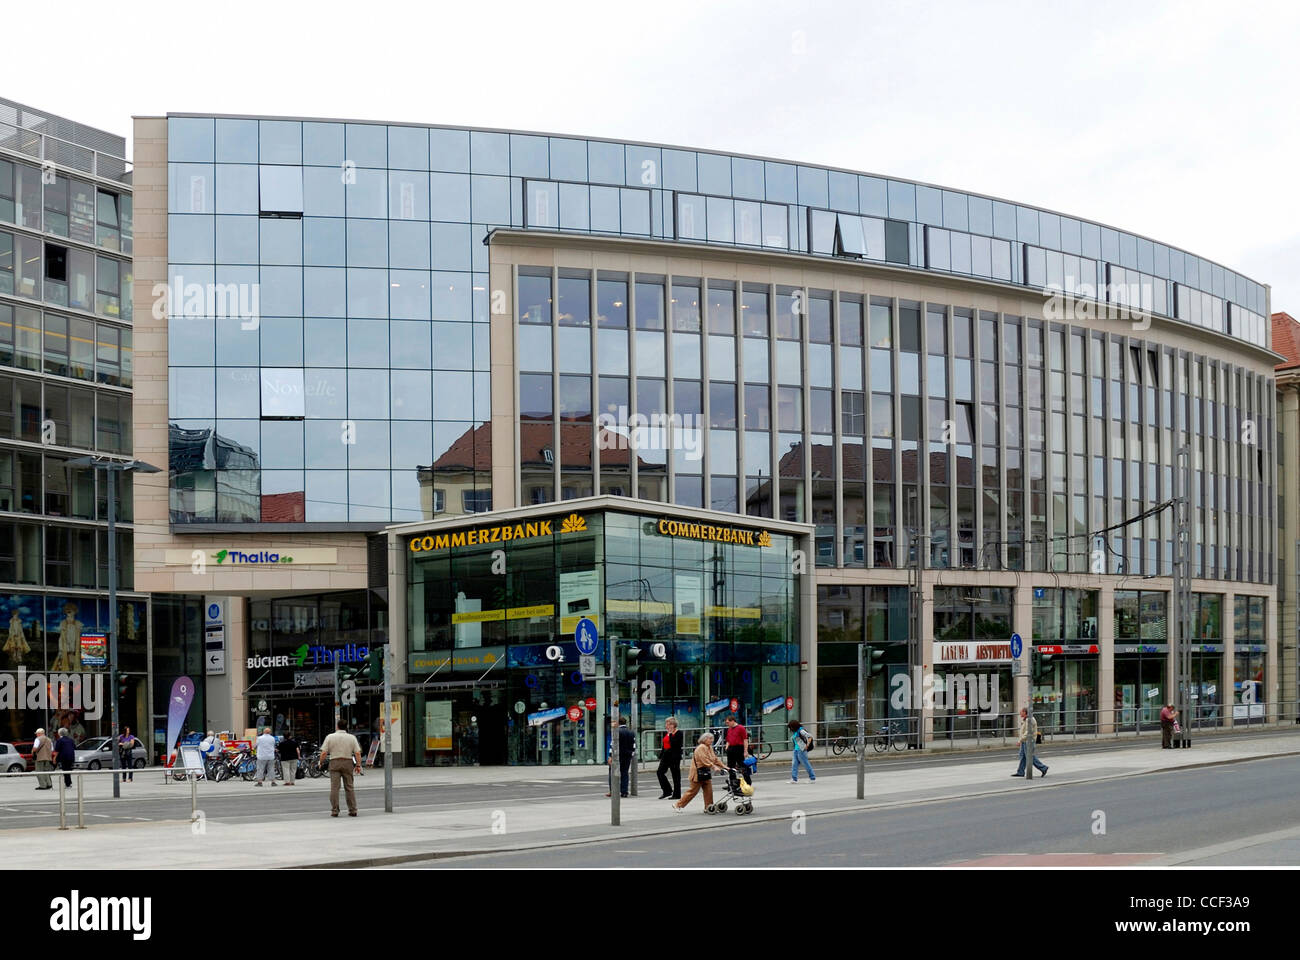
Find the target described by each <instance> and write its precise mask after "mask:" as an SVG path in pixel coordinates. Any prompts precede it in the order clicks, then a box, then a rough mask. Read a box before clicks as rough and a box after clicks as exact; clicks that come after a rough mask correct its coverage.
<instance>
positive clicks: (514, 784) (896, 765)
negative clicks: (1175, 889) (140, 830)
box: [0, 731, 1290, 862]
mask: <svg viewBox="0 0 1300 960" xmlns="http://www.w3.org/2000/svg"><path fill="white" fill-rule="evenodd" d="M1289 732H1290V731H1282V733H1289ZM1276 735H1279V734H1273V733H1250V734H1225V735H1222V736H1217V737H1216V738H1215V742H1216V743H1220V742H1228V741H1231V740H1238V739H1251V740H1256V739H1259V738H1261V737H1265V738H1266V737H1269V736H1276ZM1145 742H1146V743H1147V744H1148V745H1151V746H1154V743H1153V741H1152V740H1150V739H1149V738H1148V739H1147V740H1146V741H1145ZM1132 745H1133V740H1131V739H1128V738H1124V739H1121V740H1115V741H1101V742H1092V741H1080V742H1078V743H1075V744H1071V743H1070V742H1068V741H1058V742H1055V743H1048V744H1046V745H1044V746H1043V747H1042V748H1040V749H1041V750H1042V751H1043V755H1044V756H1045V757H1046V759H1047V761H1048V763H1050V762H1051V758H1052V757H1053V756H1066V755H1070V754H1080V753H1089V754H1094V755H1095V754H1104V753H1105V751H1106V750H1107V749H1111V748H1118V747H1131V746H1132ZM1015 757H1016V754H1015V751H1014V749H1013V748H1011V747H1007V748H1006V749H1001V750H992V751H988V752H975V753H955V754H947V753H943V754H937V753H932V754H927V755H925V756H920V757H918V756H916V755H915V754H912V755H909V754H908V753H907V752H906V751H904V752H899V753H889V754H885V755H883V756H876V755H874V754H872V755H870V756H869V764H868V767H867V770H868V775H869V776H873V777H874V776H881V775H889V774H892V773H901V772H904V771H906V770H909V769H916V768H918V767H923V766H924V767H932V766H936V765H937V766H941V767H942V766H949V765H953V764H967V765H969V764H976V763H978V764H995V765H1003V766H1007V768H1008V772H1010V769H1011V767H1012V766H1013V765H1014V764H1015ZM813 762H814V766H815V767H816V768H817V773H818V776H819V777H840V776H854V775H855V774H856V764H855V763H853V762H852V758H851V756H850V755H847V754H846V755H845V758H844V760H841V761H837V762H825V761H824V760H822V759H821V758H818V757H815V758H814V761H813ZM788 763H789V761H788V760H781V759H775V758H774V759H770V760H768V761H765V762H764V763H762V764H761V765H760V768H759V773H758V777H759V781H760V782H761V781H762V780H764V779H769V778H773V777H775V778H779V779H788V777H789V772H788ZM1252 766H1253V765H1252ZM1228 769H1232V770H1236V769H1237V768H1235V767H1233V768H1228ZM500 770H501V777H500V779H499V780H494V781H491V782H488V783H483V782H478V783H459V784H448V783H437V784H420V785H411V786H397V787H395V788H394V797H393V803H394V806H395V808H397V809H400V810H414V809H419V808H426V809H443V810H445V809H449V808H454V807H456V806H458V805H463V806H466V807H474V808H479V807H481V806H482V804H483V802H484V800H485V799H487V798H493V799H500V800H511V799H515V800H518V799H538V800H558V799H591V798H592V797H600V796H602V795H603V794H604V792H605V790H606V789H607V788H608V787H607V782H606V780H605V779H604V777H603V776H602V774H603V773H604V768H602V767H593V768H592V773H593V776H591V777H583V778H581V779H548V777H547V772H548V770H547V768H546V767H502V768H500ZM136 776H137V778H139V779H140V780H142V781H143V780H146V779H147V780H148V781H149V782H151V783H154V784H156V783H157V780H158V777H159V774H158V773H157V772H152V771H144V772H137V774H136ZM372 778H373V779H372ZM100 779H101V782H100V783H97V784H95V786H94V787H92V788H90V789H91V790H93V791H94V795H96V796H101V797H102V796H103V794H105V793H106V792H107V785H106V784H105V783H103V782H102V781H103V780H107V778H100ZM382 779H383V771H382V770H374V771H372V772H369V773H367V774H366V776H365V777H364V778H363V779H361V780H359V781H358V786H359V787H361V786H370V785H371V784H374V785H378V784H380V783H382ZM27 782H29V783H30V782H31V781H30V780H28V781H27ZM321 782H325V781H321ZM1142 782H1145V781H1142ZM640 784H641V797H640V798H637V799H634V800H632V801H629V802H633V803H641V802H646V803H650V802H654V798H655V797H657V796H658V795H659V790H658V784H657V783H656V782H655V779H654V772H653V769H645V770H643V771H642V772H641V777H640ZM1047 785H1048V786H1050V784H1047ZM33 786H34V784H33ZM4 787H5V789H3V790H2V791H0V831H3V830H6V829H17V828H27V827H35V826H50V825H54V824H56V823H57V820H58V793H57V790H55V791H49V792H42V793H36V792H35V791H34V790H28V789H25V788H22V787H18V786H17V785H15V786H13V787H10V786H9V785H8V784H5V785H4ZM295 789H296V788H295ZM1099 789H1100V791H1101V794H1102V795H1103V796H1104V795H1105V794H1106V793H1107V791H1108V790H1109V786H1108V785H1102V786H1101V787H1100V788H1099ZM132 790H133V787H132V785H131V784H129V783H124V784H123V785H122V794H123V797H124V798H125V800H126V802H122V801H113V800H111V799H88V800H87V802H86V812H87V817H88V818H90V819H93V820H95V821H97V822H100V823H114V822H119V823H131V822H142V821H144V822H148V821H154V820H188V819H189V816H190V792H189V789H188V788H187V787H186V786H185V785H183V784H175V785H173V786H169V787H168V788H167V792H166V795H164V796H152V797H150V796H136V797H132ZM154 792H156V791H154ZM271 792H274V793H275V794H277V796H276V797H275V798H274V799H273V800H272V798H270V797H269V796H268V801H271V802H263V801H261V799H260V798H261V796H262V795H263V793H268V794H269V793H271ZM1035 792H1037V791H1035ZM199 799H200V804H201V806H202V808H203V811H204V813H205V815H206V816H207V817H208V819H209V820H210V821H214V822H223V823H241V822H254V821H256V822H275V821H282V820H287V821H292V820H297V819H301V818H303V817H313V816H318V815H320V813H321V812H322V810H324V809H326V808H327V805H328V801H327V800H326V799H325V798H323V797H321V796H320V794H319V793H317V792H316V791H315V790H312V791H306V790H304V791H303V793H302V794H294V793H293V792H292V790H288V789H286V788H285V787H274V788H272V787H269V786H264V787H261V788H258V787H255V786H254V785H253V784H252V783H245V784H235V785H234V790H233V792H230V793H221V794H218V793H213V792H208V791H206V790H205V789H204V785H202V784H200V786H199ZM357 800H358V803H359V805H360V808H361V810H362V812H363V813H364V812H365V811H367V810H372V811H380V810H382V809H383V803H384V799H383V792H382V790H372V789H359V790H358V791H357ZM68 802H69V807H70V809H71V808H72V805H73V804H74V803H75V794H74V793H73V792H71V791H70V792H69V794H68ZM992 802H993V803H995V804H999V803H1001V802H1002V801H992ZM963 803H966V801H964V802H963ZM998 809H1002V808H1001V807H998ZM1090 809H1091V808H1090ZM962 810H963V814H962V815H963V818H964V817H965V811H966V807H965V806H963V808H962ZM949 815H951V814H949ZM873 816H875V817H882V816H884V814H875V815H873ZM891 816H892V814H891ZM815 822H816V823H820V822H822V821H821V820H819V818H813V820H810V821H809V823H810V824H811V823H815ZM753 826H754V827H755V828H759V827H761V826H762V825H761V824H759V823H757V822H755V823H753ZM785 830H786V832H787V833H788V827H785ZM778 832H779V831H778ZM809 832H810V833H812V831H811V830H810V831H809ZM803 839H805V840H806V838H803ZM657 843H658V841H656V845H657ZM1072 849H1074V848H1072ZM1077 849H1080V850H1082V849H1092V847H1091V846H1088V847H1084V846H1078V847H1077ZM1130 849H1135V850H1136V849H1146V848H1142V847H1133V848H1130ZM838 852H841V853H842V852H843V851H838ZM719 855H720V856H722V857H724V858H725V857H728V856H732V854H731V853H730V852H728V851H726V850H723V851H722V852H721V853H720V854H719ZM863 862H867V861H865V860H864V861H863Z"/></svg>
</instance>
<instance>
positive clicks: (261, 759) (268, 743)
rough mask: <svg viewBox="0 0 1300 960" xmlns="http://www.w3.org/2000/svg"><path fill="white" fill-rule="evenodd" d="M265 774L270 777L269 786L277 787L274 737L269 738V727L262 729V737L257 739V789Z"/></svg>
mask: <svg viewBox="0 0 1300 960" xmlns="http://www.w3.org/2000/svg"><path fill="white" fill-rule="evenodd" d="M267 774H270V776H271V786H273V787H275V786H279V784H277V783H276V782H275V737H273V736H271V728H270V727H263V728H262V735H261V736H260V737H258V738H257V785H258V786H259V787H260V786H261V785H262V781H263V780H265V779H266V776H267Z"/></svg>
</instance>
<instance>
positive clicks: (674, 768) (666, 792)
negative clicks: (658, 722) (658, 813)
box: [658, 717, 683, 800]
mask: <svg viewBox="0 0 1300 960" xmlns="http://www.w3.org/2000/svg"><path fill="white" fill-rule="evenodd" d="M664 726H665V727H667V728H668V732H667V733H665V734H664V739H663V746H662V748H661V749H660V751H659V770H658V776H659V786H660V788H661V789H662V790H663V793H662V794H660V796H659V799H660V800H667V799H669V798H670V797H671V798H672V799H673V800H680V799H681V798H682V742H683V738H682V732H681V731H680V730H678V729H677V721H676V720H674V719H673V718H672V717H669V718H668V719H667V720H666V721H664ZM669 773H671V774H672V775H673V785H672V789H669V787H668V777H667V774H669Z"/></svg>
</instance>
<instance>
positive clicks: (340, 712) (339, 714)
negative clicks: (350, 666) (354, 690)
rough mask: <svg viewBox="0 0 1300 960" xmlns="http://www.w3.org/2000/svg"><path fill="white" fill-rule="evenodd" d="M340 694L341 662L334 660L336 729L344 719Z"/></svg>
mask: <svg viewBox="0 0 1300 960" xmlns="http://www.w3.org/2000/svg"><path fill="white" fill-rule="evenodd" d="M340 696H341V694H340V693H339V661H338V659H337V658H335V660H334V729H335V730H337V729H338V728H339V721H340V720H342V719H343V704H342V703H341V701H340Z"/></svg>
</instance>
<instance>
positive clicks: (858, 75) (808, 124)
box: [0, 0, 1300, 315]
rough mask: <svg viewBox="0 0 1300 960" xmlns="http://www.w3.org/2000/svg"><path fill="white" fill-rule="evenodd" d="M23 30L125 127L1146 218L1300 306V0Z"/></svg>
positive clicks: (700, 8) (125, 11)
mask: <svg viewBox="0 0 1300 960" xmlns="http://www.w3.org/2000/svg"><path fill="white" fill-rule="evenodd" d="M5 19H6V21H7V23H8V29H7V30H6V34H7V40H6V43H5V54H4V60H3V67H2V68H0V69H2V70H3V84H0V95H2V96H5V97H7V98H9V99H11V100H17V101H19V102H21V103H26V104H28V105H30V106H33V107H37V108H41V109H46V110H49V111H51V112H54V113H58V114H62V115H64V116H67V117H69V118H71V119H74V120H79V121H82V122H85V123H89V124H91V125H93V126H97V127H102V128H104V129H107V130H110V131H112V132H115V133H120V134H123V135H126V136H128V137H129V136H130V132H131V117H132V115H153V114H165V113H167V112H168V111H174V112H214V113H250V114H271V115H276V114H279V115H286V114H289V115H300V116H322V117H336V118H348V119H366V120H397V121H407V122H427V123H446V124H467V125H479V126H487V127H509V128H515V129H522V130H540V131H544V132H552V133H573V134H587V135H592V136H603V137H611V138H625V139H631V140H648V141H655V142H662V143H671V144H678V145H683V146H690V147H700V148H713V149H718V150H727V151H735V152H739V153H749V154H757V155H761V156H769V157H777V158H782V159H791V160H801V161H806V162H811V163H821V164H827V165H831V166H840V167H847V168H850V169H854V170H861V171H866V172H871V173H881V174H889V175H894V176H900V177H905V178H910V179H917V180H924V181H928V182H932V183H937V184H941V185H944V186H948V187H955V188H961V189H966V190H971V191H976V192H980V193H987V194H991V195H993V196H998V197H1004V198H1007V199H1011V200H1017V201H1020V202H1023V203H1032V204H1037V205H1041V206H1044V207H1047V208H1050V209H1054V210H1058V211H1060V212H1063V213H1069V214H1073V215H1076V216H1081V217H1086V218H1089V219H1093V220H1099V221H1101V222H1102V223H1107V224H1110V225H1112V226H1116V227H1120V228H1123V229H1127V230H1131V231H1134V232H1136V233H1140V234H1143V235H1146V236H1149V237H1152V238H1154V239H1156V240H1159V241H1163V242H1166V243H1170V244H1173V245H1176V246H1180V247H1183V248H1185V249H1188V250H1191V251H1192V252H1194V253H1197V254H1199V255H1201V256H1204V257H1207V258H1209V259H1212V260H1216V261H1218V262H1220V263H1223V264H1225V265H1227V266H1229V267H1231V268H1233V269H1236V270H1240V271H1241V272H1243V273H1245V274H1247V275H1248V276H1250V277H1251V278H1253V279H1255V280H1258V281H1260V282H1263V283H1268V284H1271V285H1272V287H1273V294H1272V308H1273V310H1275V311H1276V310H1287V311H1289V312H1291V313H1293V314H1296V315H1300V277H1298V276H1297V262H1298V261H1300V191H1297V189H1296V186H1295V183H1296V172H1295V171H1296V165H1297V159H1300V124H1298V123H1297V120H1298V119H1300V118H1298V117H1297V113H1298V108H1297V93H1298V92H1300V80H1297V74H1298V71H1297V66H1296V46H1297V38H1300V4H1293V3H1279V4H1268V3H1262V2H1260V3H1255V2H1242V0H1236V2H1233V3H1226V2H1219V3H1204V2H1192V0H1176V2H1165V3H1156V2H1141V3H1132V2H1109V0H1092V2H1086V3H1084V2H1060V0H1051V2H1043V0H1037V2H1013V0H1006V2H974V0H965V2H951V3H949V2H934V3H907V2H881V0H869V2H861V3H855V2H848V0H845V2H839V3H835V2H824V3H823V2H813V3H795V2H781V3H769V2H747V3H707V2H695V3H691V2H684V3H682V2H675V0H655V2H653V3H650V2H630V3H629V2H601V3H564V2H551V3H545V4H542V3H536V2H529V3H518V4H516V3H495V2H491V0H477V2H472V3H456V4H454V5H453V4H447V3H439V2H432V3H429V2H411V3H407V2H398V0H368V2H365V3H353V2H338V0H323V2H314V3H306V2H301V3H300V2H288V0H281V2H276V0H257V2H246V0H224V2H220V3H184V2H181V3H178V2H175V0H146V2H140V0H136V2H126V3H119V4H103V3H102V0H100V2H93V3H92V2H85V0H72V2H64V3H62V4H60V5H59V6H58V8H57V12H55V10H54V9H52V8H48V7H45V6H42V5H40V4H22V5H13V6H10V7H9V8H8V9H6V11H5ZM24 20H26V21H27V22H23V21H24ZM52 20H57V21H58V23H59V24H61V26H59V27H57V28H55V26H54V23H53V22H52ZM146 24H148V26H146ZM142 44H143V45H142ZM110 52H111V56H110Z"/></svg>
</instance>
